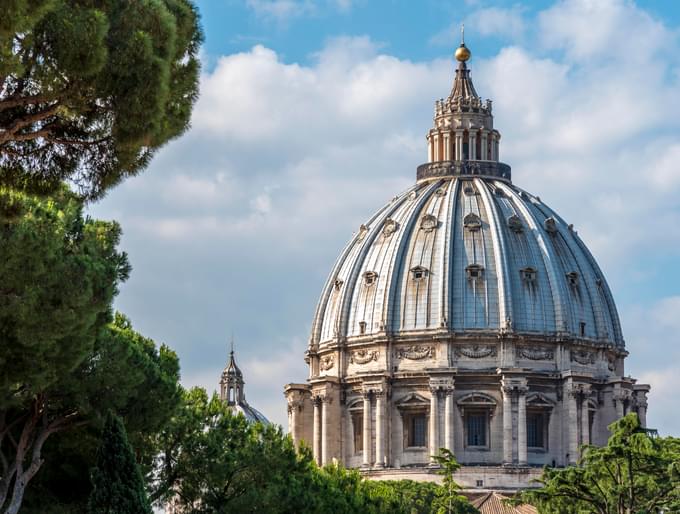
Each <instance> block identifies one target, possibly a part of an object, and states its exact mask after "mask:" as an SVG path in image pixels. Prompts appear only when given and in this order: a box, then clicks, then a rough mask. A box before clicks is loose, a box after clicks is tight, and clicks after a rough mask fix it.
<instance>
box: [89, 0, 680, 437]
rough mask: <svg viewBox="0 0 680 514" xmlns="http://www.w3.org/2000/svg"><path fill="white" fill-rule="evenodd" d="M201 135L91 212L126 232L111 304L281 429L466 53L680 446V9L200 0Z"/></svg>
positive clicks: (656, 416) (192, 370) (511, 157)
mask: <svg viewBox="0 0 680 514" xmlns="http://www.w3.org/2000/svg"><path fill="white" fill-rule="evenodd" d="M198 5H199V8H200V10H201V13H202V16H203V25H204V28H205V33H206V43H205V45H204V48H203V61H204V70H203V77H202V85H201V97H200V99H199V102H198V104H197V105H196V109H195V112H194V116H193V120H192V129H191V130H190V131H189V132H188V133H187V134H185V135H184V136H183V137H182V138H180V139H179V140H177V141H174V142H172V143H170V144H168V145H167V146H166V147H165V148H164V149H163V150H162V151H160V152H159V153H158V155H157V156H156V158H155V159H154V161H153V162H152V164H151V166H150V168H149V170H148V171H147V172H146V173H144V174H142V175H140V176H139V177H135V178H133V179H130V180H128V181H126V182H125V183H124V184H122V185H121V186H119V187H118V188H117V189H116V190H114V191H113V192H112V193H110V194H109V195H108V196H107V197H106V198H105V199H104V200H103V201H101V202H100V203H98V204H96V205H94V206H93V207H92V208H91V212H92V214H93V215H95V216H97V217H100V218H104V219H117V220H119V221H120V222H121V224H122V227H123V230H124V237H123V242H122V246H123V247H124V249H125V250H126V251H128V252H129V254H130V259H131V262H132V265H133V273H132V276H131V278H130V280H129V281H128V282H127V283H126V284H124V285H123V287H122V288H121V294H120V296H119V297H118V299H117V307H118V308H119V309H120V310H121V311H123V312H125V313H126V314H127V315H129V316H130V317H131V318H132V320H133V323H134V324H135V326H136V328H137V329H138V330H140V331H141V332H142V333H144V334H145V335H148V336H149V337H152V338H154V339H155V340H156V341H159V342H165V343H167V344H169V345H170V346H171V347H173V348H174V349H176V350H177V352H178V353H179V355H180V358H181V362H182V374H183V381H184V383H185V384H186V385H202V386H204V387H206V388H207V389H209V390H213V389H215V388H216V387H217V382H218V380H219V375H220V372H221V369H222V368H223V366H224V364H225V362H226V358H227V355H226V354H227V344H228V340H229V337H230V334H231V332H232V331H233V332H234V334H235V338H236V346H237V354H238V360H239V363H240V365H241V367H242V368H243V370H244V373H245V376H246V380H247V385H246V394H247V396H248V399H249V401H250V402H251V403H252V404H253V405H255V406H256V407H257V408H259V409H260V410H262V411H263V412H264V413H265V414H266V415H267V416H268V417H269V418H270V419H273V420H274V421H277V422H279V423H284V422H285V419H286V410H285V403H284V400H283V396H282V392H281V391H282V387H283V384H285V383H286V382H291V381H303V380H304V379H305V378H306V366H305V364H304V362H303V353H304V350H305V347H306V341H307V337H308V335H309V333H308V332H309V326H310V322H311V319H312V316H313V313H314V308H315V306H316V301H317V298H318V295H319V293H320V291H321V287H322V285H323V282H324V280H325V278H326V275H327V273H328V272H329V271H330V269H331V266H332V264H333V262H334V260H335V258H336V256H337V255H338V254H339V252H340V250H341V248H342V247H343V245H344V244H345V243H346V241H347V240H348V239H349V238H350V237H351V235H352V233H353V232H354V231H355V230H356V228H357V227H358V226H359V225H360V224H361V223H362V222H363V221H364V220H366V219H367V218H369V217H370V215H371V214H372V213H373V212H374V211H375V210H377V209H378V208H379V207H380V206H381V205H382V204H383V203H384V202H385V201H386V200H388V199H389V198H391V197H392V196H394V195H395V194H396V193H397V192H399V191H401V190H403V189H405V188H406V187H408V186H409V185H410V184H411V183H412V182H413V181H414V179H415V168H416V166H417V165H418V164H421V163H422V162H424V161H425V156H426V151H425V150H426V149H425V141H424V135H425V133H426V131H427V130H428V129H429V127H430V124H431V116H432V108H433V102H434V100H435V99H436V98H440V97H442V96H446V94H447V93H448V90H449V88H450V83H451V79H452V76H453V69H454V65H453V62H452V58H451V55H452V52H453V49H454V48H455V46H456V45H457V44H458V37H459V36H458V27H459V25H460V23H461V22H465V26H466V42H467V43H468V46H469V47H470V48H471V49H472V52H473V58H472V61H471V62H470V67H471V69H472V77H473V79H474V82H475V85H476V88H477V91H478V92H479V93H480V95H482V96H483V97H488V98H492V99H493V100H494V111H495V114H496V126H497V128H498V129H499V130H500V131H501V133H502V135H503V139H502V142H501V159H502V160H503V161H504V162H507V163H509V164H510V165H511V166H512V167H513V181H514V182H515V183H516V184H517V185H519V186H520V187H522V188H524V189H527V190H529V191H531V192H532V193H534V194H537V195H539V196H540V197H541V198H542V199H543V201H545V202H546V203H547V204H548V205H550V206H551V207H553V208H554V209H556V210H557V212H559V213H560V215H561V216H562V217H563V218H565V219H567V220H569V222H572V223H574V225H575V227H576V229H577V230H578V231H579V234H580V235H581V237H582V238H583V239H584V240H585V241H586V243H587V244H588V246H589V247H590V249H591V251H592V252H593V253H594V255H595V257H596V258H597V259H598V262H599V263H600V265H601V267H602V268H603V270H604V272H605V275H606V277H607V279H608V281H609V283H610V286H611V287H612V289H613V292H614V295H615V298H616V300H617V305H618V308H619V313H620V315H621V318H622V323H623V328H624V336H625V337H626V341H627V347H628V350H629V351H630V357H629V358H628V359H627V369H626V373H630V374H632V375H633V376H634V377H637V378H639V379H640V380H641V381H643V382H650V383H651V384H652V387H653V389H652V395H651V399H650V409H649V423H650V425H651V426H655V427H657V428H659V429H661V431H662V432H663V433H672V434H675V435H678V434H680V409H678V408H677V407H678V402H677V400H676V395H677V391H678V390H680V341H679V339H680V336H678V334H680V266H678V264H679V263H680V166H679V165H678V163H679V162H680V89H679V86H680V39H679V34H680V32H679V29H680V4H678V3H676V2H652V1H644V2H643V1H638V2H628V1H617V0H597V1H595V0H569V1H561V2H490V1H484V0H478V1H467V2H464V1H452V2H436V1H422V2H412V1H406V0H403V1H396V0H395V1H368V0H363V1H361V0H320V1H318V2H312V1H305V0H272V1H265V0H247V1H235V0H210V1H208V0H205V1H202V2H199V3H198Z"/></svg>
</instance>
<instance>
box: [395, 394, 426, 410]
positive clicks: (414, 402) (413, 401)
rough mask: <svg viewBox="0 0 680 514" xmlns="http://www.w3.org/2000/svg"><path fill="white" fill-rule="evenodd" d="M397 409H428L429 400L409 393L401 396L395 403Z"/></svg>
mask: <svg viewBox="0 0 680 514" xmlns="http://www.w3.org/2000/svg"><path fill="white" fill-rule="evenodd" d="M395 404H396V406H397V407H400V408H407V407H429V405H430V400H429V399H428V398H425V397H424V396H421V395H419V394H418V393H411V394H407V395H406V396H403V397H402V398H401V399H399V400H397V401H396V402H395Z"/></svg>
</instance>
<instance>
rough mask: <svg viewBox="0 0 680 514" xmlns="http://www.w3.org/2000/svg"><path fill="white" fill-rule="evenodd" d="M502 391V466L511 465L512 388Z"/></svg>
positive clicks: (505, 387)
mask: <svg viewBox="0 0 680 514" xmlns="http://www.w3.org/2000/svg"><path fill="white" fill-rule="evenodd" d="M502 389H503V464H504V465H511V464H512V390H513V388H512V386H509V385H504V386H503V387H502Z"/></svg>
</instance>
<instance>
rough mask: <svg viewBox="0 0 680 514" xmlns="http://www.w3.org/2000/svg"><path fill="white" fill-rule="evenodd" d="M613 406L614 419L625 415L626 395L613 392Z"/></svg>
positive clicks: (620, 392)
mask: <svg viewBox="0 0 680 514" xmlns="http://www.w3.org/2000/svg"><path fill="white" fill-rule="evenodd" d="M614 405H615V406H616V419H621V418H622V417H624V416H625V415H626V394H625V393H624V392H623V391H618V392H617V391H615V392H614Z"/></svg>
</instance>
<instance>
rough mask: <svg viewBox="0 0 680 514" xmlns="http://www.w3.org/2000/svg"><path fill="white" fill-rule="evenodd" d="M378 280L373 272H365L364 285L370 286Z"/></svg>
mask: <svg viewBox="0 0 680 514" xmlns="http://www.w3.org/2000/svg"><path fill="white" fill-rule="evenodd" d="M376 280H378V274H377V273H376V272H375V271H366V272H365V273H364V285H366V286H372V285H373V284H375V282H376Z"/></svg>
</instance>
